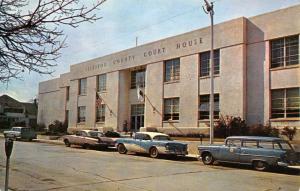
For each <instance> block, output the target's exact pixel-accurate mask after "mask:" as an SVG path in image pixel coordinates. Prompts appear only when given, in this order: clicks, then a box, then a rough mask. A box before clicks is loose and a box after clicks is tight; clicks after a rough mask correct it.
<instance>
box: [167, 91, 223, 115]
mask: <svg viewBox="0 0 300 191" xmlns="http://www.w3.org/2000/svg"><path fill="white" fill-rule="evenodd" d="M179 102H180V101H179V98H178V97H176V98H166V99H164V112H163V113H164V115H163V120H164V121H169V120H179V115H180V113H179ZM209 111H210V107H209V95H200V96H199V107H198V119H199V120H205V119H209ZM219 115H220V109H219V94H215V95H214V118H215V119H218V118H219Z"/></svg>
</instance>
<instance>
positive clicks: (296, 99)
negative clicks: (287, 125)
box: [271, 87, 300, 119]
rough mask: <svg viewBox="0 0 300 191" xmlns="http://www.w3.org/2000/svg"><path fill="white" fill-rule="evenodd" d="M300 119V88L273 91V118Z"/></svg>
mask: <svg viewBox="0 0 300 191" xmlns="http://www.w3.org/2000/svg"><path fill="white" fill-rule="evenodd" d="M299 117H300V88H298V87H297V88H288V89H276V90H271V118H273V119H275V118H299Z"/></svg>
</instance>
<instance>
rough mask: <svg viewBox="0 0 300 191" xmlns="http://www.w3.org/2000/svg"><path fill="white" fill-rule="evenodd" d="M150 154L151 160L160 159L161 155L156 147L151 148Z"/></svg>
mask: <svg viewBox="0 0 300 191" xmlns="http://www.w3.org/2000/svg"><path fill="white" fill-rule="evenodd" d="M149 154H150V157H151V158H158V155H159V153H158V150H157V148H155V147H152V148H150V151H149Z"/></svg>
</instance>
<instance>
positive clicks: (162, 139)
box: [153, 135, 171, 141]
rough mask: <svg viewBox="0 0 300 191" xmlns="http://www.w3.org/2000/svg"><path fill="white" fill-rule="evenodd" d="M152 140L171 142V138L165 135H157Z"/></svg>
mask: <svg viewBox="0 0 300 191" xmlns="http://www.w3.org/2000/svg"><path fill="white" fill-rule="evenodd" d="M153 140H158V141H171V138H170V137H169V136H166V135H157V136H155V137H153Z"/></svg>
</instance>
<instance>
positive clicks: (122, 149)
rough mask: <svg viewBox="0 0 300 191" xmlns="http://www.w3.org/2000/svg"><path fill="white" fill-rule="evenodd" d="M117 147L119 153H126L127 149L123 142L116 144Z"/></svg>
mask: <svg viewBox="0 0 300 191" xmlns="http://www.w3.org/2000/svg"><path fill="white" fill-rule="evenodd" d="M117 149H118V152H119V153H120V154H126V153H127V149H126V147H125V145H124V144H118V147H117Z"/></svg>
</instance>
